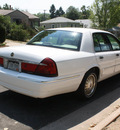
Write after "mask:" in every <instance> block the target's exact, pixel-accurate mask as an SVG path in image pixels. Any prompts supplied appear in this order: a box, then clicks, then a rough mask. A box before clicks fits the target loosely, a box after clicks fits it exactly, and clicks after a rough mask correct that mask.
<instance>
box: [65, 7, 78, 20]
mask: <svg viewBox="0 0 120 130" xmlns="http://www.w3.org/2000/svg"><path fill="white" fill-rule="evenodd" d="M66 17H67V18H69V19H72V20H75V19H79V10H78V9H77V8H75V7H73V6H70V7H69V8H68V9H67V11H66Z"/></svg>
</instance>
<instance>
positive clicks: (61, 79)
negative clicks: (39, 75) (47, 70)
mask: <svg viewBox="0 0 120 130" xmlns="http://www.w3.org/2000/svg"><path fill="white" fill-rule="evenodd" d="M79 76H80V75H74V76H69V77H64V78H60V79H56V80H51V81H41V83H54V82H57V81H63V80H69V79H73V78H77V77H79Z"/></svg>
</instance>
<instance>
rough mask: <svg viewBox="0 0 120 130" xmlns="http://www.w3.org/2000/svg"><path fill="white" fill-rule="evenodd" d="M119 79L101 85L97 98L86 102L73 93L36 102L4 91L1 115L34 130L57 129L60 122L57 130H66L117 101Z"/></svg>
mask: <svg viewBox="0 0 120 130" xmlns="http://www.w3.org/2000/svg"><path fill="white" fill-rule="evenodd" d="M119 79H120V75H117V76H114V77H113V78H110V79H107V80H105V81H102V82H100V83H99V84H98V88H97V92H96V94H95V95H94V97H93V98H91V99H89V100H83V99H81V98H78V97H76V95H75V93H69V94H63V95H59V96H54V97H50V98H46V99H35V98H31V97H27V96H24V95H21V94H17V93H15V92H12V91H9V90H8V91H4V92H1V93H0V113H2V114H4V115H6V116H8V117H9V118H11V119H14V120H16V121H18V122H20V123H23V124H25V125H27V126H30V127H31V128H33V129H41V128H45V127H46V129H47V126H48V127H49V125H50V124H51V123H53V125H56V124H55V122H56V121H59V120H60V121H61V124H63V126H60V125H61V124H59V125H57V127H59V126H60V127H61V129H68V128H70V127H72V126H74V125H77V124H78V123H81V122H83V121H84V120H86V119H88V118H90V117H92V116H93V115H95V114H97V113H98V112H99V111H101V110H102V109H104V108H105V107H107V106H108V105H110V104H111V103H112V102H113V101H115V100H116V99H118V98H119V97H120V96H119V95H120V80H119ZM74 115H75V116H74ZM76 115H77V116H76ZM64 120H65V121H64ZM58 129H59V128H58Z"/></svg>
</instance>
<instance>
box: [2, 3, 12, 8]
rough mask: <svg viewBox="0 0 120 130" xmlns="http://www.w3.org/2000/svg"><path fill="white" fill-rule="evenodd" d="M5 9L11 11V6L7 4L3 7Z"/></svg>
mask: <svg viewBox="0 0 120 130" xmlns="http://www.w3.org/2000/svg"><path fill="white" fill-rule="evenodd" d="M3 9H4V10H10V9H11V6H10V5H8V4H7V3H6V4H5V5H3Z"/></svg>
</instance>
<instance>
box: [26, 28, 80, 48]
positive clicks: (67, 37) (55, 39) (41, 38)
mask: <svg viewBox="0 0 120 130" xmlns="http://www.w3.org/2000/svg"><path fill="white" fill-rule="evenodd" d="M81 38H82V33H78V32H73V31H61V30H60V31H59V30H45V31H42V32H40V33H38V34H37V35H36V36H35V37H33V38H32V39H31V40H30V41H29V42H28V43H27V45H39V46H47V47H55V48H62V49H69V50H79V49H80V43H81Z"/></svg>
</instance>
